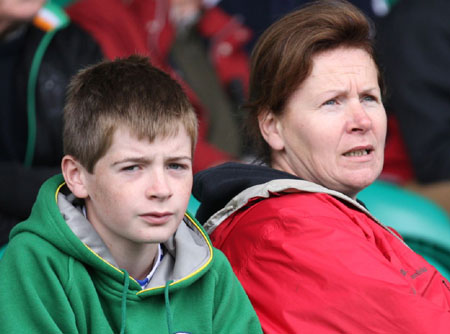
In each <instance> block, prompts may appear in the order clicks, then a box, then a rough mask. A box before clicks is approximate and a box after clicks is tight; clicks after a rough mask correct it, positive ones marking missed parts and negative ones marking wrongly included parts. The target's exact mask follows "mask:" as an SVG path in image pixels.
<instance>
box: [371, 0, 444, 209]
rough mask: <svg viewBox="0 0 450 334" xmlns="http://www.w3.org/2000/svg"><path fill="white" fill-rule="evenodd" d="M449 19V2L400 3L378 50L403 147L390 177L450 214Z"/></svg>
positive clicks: (386, 21) (383, 24)
mask: <svg viewBox="0 0 450 334" xmlns="http://www.w3.org/2000/svg"><path fill="white" fill-rule="evenodd" d="M449 17H450V2H448V1H446V0H430V1H421V0H398V1H397V3H396V4H395V6H393V8H392V10H391V11H390V13H389V14H388V15H387V16H385V17H384V18H382V19H380V20H379V22H378V26H379V29H378V45H377V48H378V53H379V55H380V63H381V66H382V69H383V71H384V72H385V77H386V84H387V90H388V98H387V103H386V109H387V111H388V112H389V113H390V114H391V115H392V118H393V119H394V120H395V127H396V129H397V132H398V136H399V137H400V139H401V140H402V143H403V145H404V146H403V152H404V154H403V155H404V158H403V159H402V160H401V161H404V163H402V164H401V165H400V166H402V168H401V169H399V168H397V169H395V170H392V173H390V174H392V176H393V177H394V181H395V180H396V179H397V180H399V181H400V183H401V184H403V185H406V187H408V188H409V189H412V190H414V191H417V192H419V193H420V194H422V195H425V196H427V197H429V198H430V199H432V200H434V201H435V202H437V203H438V204H440V205H441V206H442V207H443V208H445V209H446V210H447V212H448V213H449V214H450V76H449V73H450V20H449ZM401 152H402V151H400V153H401ZM396 156H397V157H401V155H400V154H399V153H398V152H397V153H396ZM397 166H399V164H397ZM386 176H388V177H389V175H386Z"/></svg>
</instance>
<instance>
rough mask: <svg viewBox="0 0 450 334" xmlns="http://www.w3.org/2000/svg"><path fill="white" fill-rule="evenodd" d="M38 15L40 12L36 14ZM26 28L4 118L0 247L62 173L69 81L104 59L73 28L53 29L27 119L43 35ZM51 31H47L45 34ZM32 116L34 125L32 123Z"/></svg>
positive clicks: (90, 41) (0, 161)
mask: <svg viewBox="0 0 450 334" xmlns="http://www.w3.org/2000/svg"><path fill="white" fill-rule="evenodd" d="M38 16H39V14H38ZM35 22H37V21H36V20H35V21H34V22H33V23H32V24H31V23H30V24H29V25H28V26H27V27H26V31H25V32H24V35H23V36H22V38H23V41H22V44H21V50H20V52H19V53H18V54H19V56H20V58H19V59H17V62H16V65H15V68H14V73H13V75H14V78H15V79H14V87H13V92H12V96H13V100H12V106H13V109H12V110H14V112H12V110H11V115H8V116H9V117H7V118H5V119H2V122H8V124H5V123H4V124H3V129H7V130H8V132H9V134H8V135H7V136H6V135H5V136H2V137H1V138H2V140H5V141H6V140H7V141H8V143H7V145H5V144H4V143H3V145H2V146H6V147H7V148H8V149H7V150H5V151H6V152H2V154H1V157H2V158H1V159H0V187H1V191H0V244H3V243H5V242H7V238H8V234H9V231H10V229H11V228H12V227H13V226H14V225H15V224H16V223H18V222H19V221H21V220H23V219H25V218H27V217H28V215H29V213H30V211H31V207H32V204H33V202H34V200H35V198H36V195H37V192H38V189H39V187H40V186H41V184H42V183H43V181H44V180H46V179H47V178H48V177H49V176H51V175H54V174H56V173H59V172H60V163H61V158H62V154H63V150H62V113H63V107H64V99H65V92H66V86H67V84H68V83H69V80H70V78H71V77H72V76H73V75H74V74H75V73H76V72H77V71H78V70H79V69H81V68H83V67H85V66H86V65H89V64H93V63H96V62H98V61H99V60H101V59H102V58H103V55H102V52H101V50H100V48H99V46H98V44H97V43H96V42H95V41H94V40H93V39H92V38H91V37H90V36H89V35H88V34H87V33H86V32H84V31H83V30H81V29H80V28H79V27H78V26H76V25H75V24H72V23H69V24H68V25H67V26H66V27H64V28H62V29H60V30H58V31H56V33H55V34H54V36H53V38H52V39H51V40H50V43H49V45H48V47H47V48H44V50H45V52H44V54H43V58H42V61H41V63H40V66H39V68H38V72H37V80H36V90H35V99H34V101H35V113H34V115H31V116H30V115H28V111H27V101H28V100H29V97H30V93H31V92H30V91H29V89H28V88H27V86H28V84H29V82H28V81H29V76H30V71H31V66H32V61H33V57H34V56H35V54H36V50H37V49H38V46H39V45H40V43H42V41H43V39H44V36H45V35H46V33H47V31H45V30H44V29H43V28H42V27H40V26H39V25H38V24H36V23H35ZM49 31H50V30H49ZM33 116H35V122H33V118H34V117H33ZM34 124H35V127H34V128H35V130H36V132H35V133H36V135H35V140H31V141H30V143H29V144H28V146H29V148H28V153H29V154H28V156H29V158H28V162H27V163H25V156H26V154H27V153H26V151H27V141H28V140H29V139H30V138H29V127H30V126H31V127H32V128H33V125H34Z"/></svg>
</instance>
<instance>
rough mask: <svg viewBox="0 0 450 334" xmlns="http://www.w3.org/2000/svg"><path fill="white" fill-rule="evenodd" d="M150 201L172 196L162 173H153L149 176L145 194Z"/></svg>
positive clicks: (165, 176) (166, 179) (167, 181)
mask: <svg viewBox="0 0 450 334" xmlns="http://www.w3.org/2000/svg"><path fill="white" fill-rule="evenodd" d="M145 195H146V197H147V198H150V199H161V200H163V199H167V198H169V197H170V196H171V195H172V189H171V186H170V183H169V180H168V177H167V175H165V173H164V172H153V173H151V174H150V176H149V181H148V185H147V188H146V193H145Z"/></svg>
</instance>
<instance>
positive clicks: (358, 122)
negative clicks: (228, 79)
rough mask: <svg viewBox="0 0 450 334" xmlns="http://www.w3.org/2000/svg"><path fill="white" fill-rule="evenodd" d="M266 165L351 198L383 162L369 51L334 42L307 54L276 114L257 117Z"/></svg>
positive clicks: (382, 123)
mask: <svg viewBox="0 0 450 334" xmlns="http://www.w3.org/2000/svg"><path fill="white" fill-rule="evenodd" d="M260 128H261V132H262V134H263V136H264V138H265V140H266V141H267V142H268V143H269V145H270V146H271V148H272V167H274V168H276V169H280V170H283V171H287V172H289V173H292V174H295V175H297V176H299V177H300V178H303V179H305V180H308V181H312V182H315V183H318V184H321V185H323V186H325V187H327V188H329V189H333V190H337V191H340V192H342V193H344V194H346V195H348V196H350V197H353V198H355V197H356V194H357V193H358V192H359V191H360V190H362V189H363V188H365V187H367V186H368V185H370V184H371V183H372V182H373V181H374V180H375V179H376V178H377V177H378V175H379V174H380V172H381V169H382V167H383V154H384V143H385V138H386V113H385V110H384V107H383V104H382V101H381V93H380V88H379V85H378V72H377V69H376V67H375V64H374V62H373V60H372V58H371V57H370V56H369V54H368V53H367V52H366V51H364V50H361V49H356V48H338V49H335V50H331V51H326V52H323V53H319V54H317V55H316V56H315V57H314V58H313V68H312V72H311V74H310V76H309V77H308V78H307V79H306V80H305V81H304V82H303V83H302V85H301V86H300V87H299V88H298V89H297V90H296V91H295V92H294V94H292V96H291V97H290V99H289V100H288V102H287V105H286V108H285V110H284V112H283V114H282V115H280V116H275V115H273V114H272V113H268V114H266V115H265V117H260Z"/></svg>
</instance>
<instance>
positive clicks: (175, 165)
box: [168, 163, 187, 170]
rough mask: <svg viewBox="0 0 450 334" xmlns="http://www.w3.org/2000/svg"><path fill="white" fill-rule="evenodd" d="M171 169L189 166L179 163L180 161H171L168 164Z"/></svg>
mask: <svg viewBox="0 0 450 334" xmlns="http://www.w3.org/2000/svg"><path fill="white" fill-rule="evenodd" d="M168 167H169V169H174V170H180V169H186V168H187V166H186V165H184V164H179V163H170V164H169V165H168Z"/></svg>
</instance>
